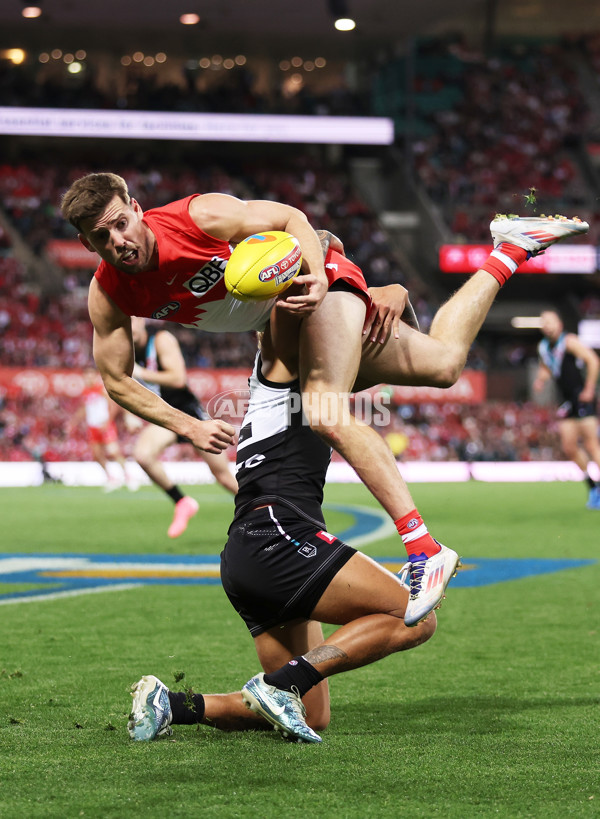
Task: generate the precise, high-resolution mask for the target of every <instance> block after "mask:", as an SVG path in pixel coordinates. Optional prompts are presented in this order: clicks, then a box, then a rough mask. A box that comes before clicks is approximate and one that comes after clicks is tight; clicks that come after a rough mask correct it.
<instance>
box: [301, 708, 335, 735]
mask: <svg viewBox="0 0 600 819" xmlns="http://www.w3.org/2000/svg"><path fill="white" fill-rule="evenodd" d="M330 722H331V710H330V708H329V704H327V705H321V706H319V707H318V708H307V709H306V724H307V725H308V726H309V727H310V728H312V729H313V731H317V732H319V731H324V730H325V729H326V728H327V726H328V725H329V723H330Z"/></svg>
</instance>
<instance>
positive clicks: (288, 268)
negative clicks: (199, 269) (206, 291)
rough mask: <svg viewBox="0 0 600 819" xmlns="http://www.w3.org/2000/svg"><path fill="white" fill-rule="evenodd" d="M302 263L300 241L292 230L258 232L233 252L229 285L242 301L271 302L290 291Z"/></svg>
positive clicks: (228, 264) (227, 272)
mask: <svg viewBox="0 0 600 819" xmlns="http://www.w3.org/2000/svg"><path fill="white" fill-rule="evenodd" d="M301 265H302V251H301V250H300V243H299V242H298V239H296V237H295V236H292V235H291V233H284V232H283V231H281V230H269V231H266V232H265V233H255V234H254V235H253V236H248V238H247V239H244V241H243V242H240V243H239V245H238V246H237V247H236V248H235V250H234V251H233V253H232V254H231V257H230V258H229V261H228V262H227V267H226V268H225V287H226V288H227V289H228V290H229V292H230V293H231V295H232V296H235V298H236V299H239V300H240V301H267V299H272V298H274V297H275V296H280V295H281V294H282V293H283V292H284V290H287V288H288V287H289V286H290V284H291V283H292V282H293V281H294V279H295V278H296V276H297V275H298V273H299V271H300V266H301Z"/></svg>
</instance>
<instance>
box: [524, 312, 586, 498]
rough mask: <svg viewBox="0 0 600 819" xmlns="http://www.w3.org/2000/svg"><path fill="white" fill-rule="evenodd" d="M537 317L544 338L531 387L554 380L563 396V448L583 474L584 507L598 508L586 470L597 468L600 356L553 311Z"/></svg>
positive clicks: (560, 416)
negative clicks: (584, 484)
mask: <svg viewBox="0 0 600 819" xmlns="http://www.w3.org/2000/svg"><path fill="white" fill-rule="evenodd" d="M540 319H541V330H542V334H543V336H544V338H543V339H542V341H541V342H540V344H539V346H538V352H539V356H540V364H539V369H538V375H537V378H536V380H535V381H534V384H533V388H534V390H536V391H540V390H542V389H543V387H544V384H545V383H546V382H547V381H549V380H550V379H554V382H555V383H556V386H557V388H558V391H559V393H560V395H561V397H562V404H561V405H560V407H559V408H558V412H557V417H558V419H559V420H558V430H559V435H560V442H561V446H562V450H563V452H564V454H565V455H566V456H567V458H569V459H570V460H571V461H574V462H575V463H576V464H577V466H578V467H579V468H580V469H581V471H582V472H583V473H584V475H585V476H586V482H587V485H588V487H589V498H588V502H587V508H588V509H599V510H600V485H599V484H598V482H597V481H596V480H594V478H592V476H591V475H590V473H589V465H590V463H592V462H593V463H595V464H596V465H597V467H598V469H599V470H600V442H599V441H598V416H597V407H596V385H597V383H598V374H599V373H600V358H599V357H598V356H597V354H596V353H595V352H594V350H592V349H591V348H590V347H587V346H586V345H585V344H583V342H582V341H581V340H580V339H579V338H578V336H577V335H575V334H574V333H566V332H565V329H564V324H563V320H562V319H561V317H560V315H559V314H558V313H557V312H556V311H555V310H545V311H544V312H543V313H542V314H541V316H540Z"/></svg>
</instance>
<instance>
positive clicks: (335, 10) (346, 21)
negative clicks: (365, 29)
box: [328, 0, 356, 31]
mask: <svg viewBox="0 0 600 819" xmlns="http://www.w3.org/2000/svg"><path fill="white" fill-rule="evenodd" d="M328 5H329V11H330V13H331V16H332V17H333V20H334V23H333V24H334V26H335V27H336V29H337V30H338V31H352V30H353V29H355V28H356V22H355V21H354V20H353V19H352V17H351V16H350V13H349V11H348V4H347V2H346V0H328Z"/></svg>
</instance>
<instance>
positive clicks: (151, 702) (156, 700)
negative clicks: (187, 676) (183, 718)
mask: <svg viewBox="0 0 600 819" xmlns="http://www.w3.org/2000/svg"><path fill="white" fill-rule="evenodd" d="M131 696H132V697H133V706H132V709H131V714H130V715H129V722H128V723H127V730H128V731H129V736H130V737H131V738H132V739H134V740H137V741H139V742H147V741H148V740H150V739H155V738H156V737H160V736H170V735H171V734H172V733H173V729H172V728H171V719H172V718H173V713H172V711H171V703H170V702H169V689H168V688H167V686H166V685H164V684H163V683H161V681H160V680H159V679H158V677H154V676H153V675H152V674H148V675H147V676H145V677H142V679H141V680H140V681H139V682H137V683H135V685H133V686H132V687H131Z"/></svg>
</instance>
